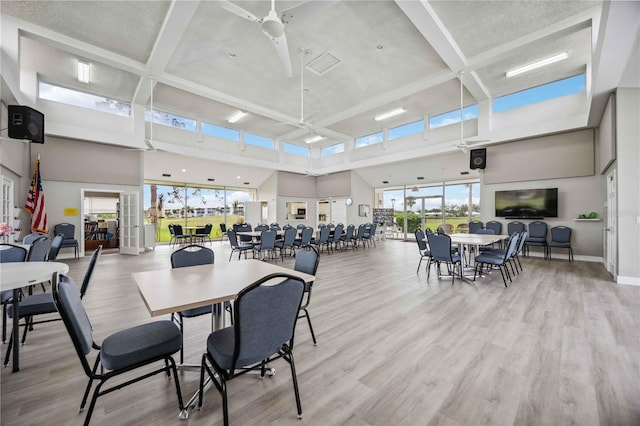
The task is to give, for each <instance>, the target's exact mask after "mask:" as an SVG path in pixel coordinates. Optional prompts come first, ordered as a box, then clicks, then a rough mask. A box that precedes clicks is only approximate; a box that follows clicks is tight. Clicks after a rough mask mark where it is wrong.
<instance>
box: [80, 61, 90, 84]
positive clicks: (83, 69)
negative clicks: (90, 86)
mask: <svg viewBox="0 0 640 426" xmlns="http://www.w3.org/2000/svg"><path fill="white" fill-rule="evenodd" d="M90 69H91V66H90V65H89V62H86V61H80V60H79V61H78V81H79V82H80V83H89V71H90Z"/></svg>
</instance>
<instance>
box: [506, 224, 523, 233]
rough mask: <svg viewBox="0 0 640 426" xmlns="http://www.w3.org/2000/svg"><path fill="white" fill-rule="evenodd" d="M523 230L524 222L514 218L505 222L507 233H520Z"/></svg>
mask: <svg viewBox="0 0 640 426" xmlns="http://www.w3.org/2000/svg"><path fill="white" fill-rule="evenodd" d="M524 230H525V226H524V223H522V222H518V221H517V220H516V221H513V222H509V223H507V234H509V235H511V234H513V233H514V232H520V233H522V232H524Z"/></svg>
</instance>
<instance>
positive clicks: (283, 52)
mask: <svg viewBox="0 0 640 426" xmlns="http://www.w3.org/2000/svg"><path fill="white" fill-rule="evenodd" d="M271 42H272V43H273V45H274V46H275V48H276V52H278V58H280V63H281V64H282V68H283V69H284V74H285V76H286V77H287V78H291V77H293V71H292V70H291V57H290V56H289V47H288V46H287V36H286V35H285V34H284V33H283V34H282V35H281V36H280V37H278V38H272V39H271Z"/></svg>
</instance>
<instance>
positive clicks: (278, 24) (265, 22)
mask: <svg viewBox="0 0 640 426" xmlns="http://www.w3.org/2000/svg"><path fill="white" fill-rule="evenodd" d="M262 32H263V33H265V34H266V35H267V36H269V37H271V38H278V37H280V36H281V35H282V34H284V24H283V23H282V21H280V19H279V18H278V15H276V12H275V11H274V10H271V11H269V14H268V15H267V16H265V17H264V18H263V19H262Z"/></svg>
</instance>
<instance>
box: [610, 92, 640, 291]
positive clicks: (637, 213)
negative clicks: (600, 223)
mask: <svg viewBox="0 0 640 426" xmlns="http://www.w3.org/2000/svg"><path fill="white" fill-rule="evenodd" d="M616 102H617V106H616V138H617V140H616V150H617V153H616V158H617V161H616V163H617V169H618V197H617V198H618V277H617V281H618V283H622V284H634V285H640V260H639V259H640V119H639V117H640V89H638V88H628V89H627V88H618V90H617V93H616Z"/></svg>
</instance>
